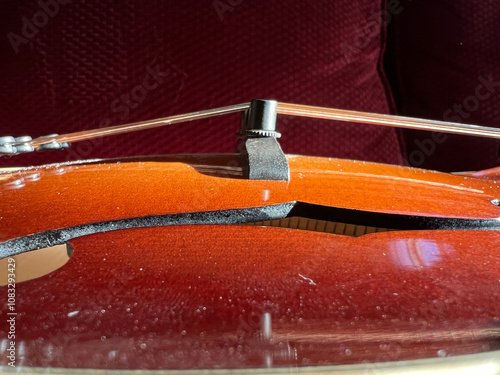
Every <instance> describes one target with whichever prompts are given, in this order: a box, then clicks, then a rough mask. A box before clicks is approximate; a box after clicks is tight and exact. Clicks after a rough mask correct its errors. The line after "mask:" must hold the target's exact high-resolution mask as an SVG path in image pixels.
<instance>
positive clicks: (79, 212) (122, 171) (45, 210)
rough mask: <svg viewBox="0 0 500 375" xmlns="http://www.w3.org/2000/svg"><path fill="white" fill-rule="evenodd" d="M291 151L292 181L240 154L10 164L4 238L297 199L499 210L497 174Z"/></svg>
mask: <svg viewBox="0 0 500 375" xmlns="http://www.w3.org/2000/svg"><path fill="white" fill-rule="evenodd" d="M288 159H289V164H290V169H291V180H290V182H281V181H249V180H245V179H242V178H241V177H240V178H235V177H238V173H239V172H238V170H239V167H238V161H237V157H236V156H228V157H225V156H215V157H210V156H205V157H201V156H192V157H184V158H183V157H177V158H170V159H166V160H170V161H149V162H133V161H130V162H122V163H116V162H114V163H113V162H110V163H105V162H103V163H95V164H82V165H67V166H51V167H38V168H33V169H29V170H26V171H20V172H13V173H4V174H1V175H0V187H1V189H2V190H1V194H2V199H1V200H0V212H2V215H1V217H0V241H6V240H8V239H12V238H15V237H19V236H23V235H27V234H31V233H37V232H42V231H46V230H50V229H56V228H64V227H69V226H75V225H80V224H85V223H93V222H99V221H107V220H116V219H124V218H130V217H140V216H148V215H161V214H170V213H182V212H197V211H212V210H223V209H231V208H246V207H256V206H264V205H271V204H277V203H283V202H290V201H304V202H308V203H315V204H321V205H328V206H336V207H343V208H353V209H361V210H367V211H380V212H391V213H405V214H410V215H428V216H449V217H463V218H495V217H499V216H500V208H499V207H498V206H495V205H493V204H492V203H491V200H493V199H496V198H498V197H500V185H497V184H496V182H495V181H486V180H481V179H475V178H470V177H463V176H452V175H449V174H445V173H439V172H432V171H425V170H420V169H414V168H405V167H398V166H391V165H385V164H376V163H367V162H359V161H351V160H340V159H326V158H314V157H299V156H289V158H288ZM239 174H240V175H241V173H239ZM214 175H216V176H214Z"/></svg>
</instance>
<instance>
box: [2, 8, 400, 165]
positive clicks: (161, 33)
mask: <svg viewBox="0 0 500 375" xmlns="http://www.w3.org/2000/svg"><path fill="white" fill-rule="evenodd" d="M0 7H1V8H0V9H1V13H2V20H3V21H2V23H1V25H0V28H1V29H0V31H1V35H3V36H4V37H3V38H2V40H1V44H0V48H1V56H2V59H1V61H0V69H1V75H0V87H1V88H2V90H0V103H1V105H0V133H1V134H2V135H14V136H21V135H25V134H28V135H31V136H35V137H36V136H41V135H46V134H50V133H54V132H55V133H65V132H70V131H76V130H82V129H91V128H95V127H99V126H107V125H116V124H121V123H128V122H133V121H139V120H146V119H152V118H156V117H162V116H167V115H173V114H180V113H184V112H189V111H195V110H202V109H207V108H213V107H218V106H225V105H230V104H236V103H240V102H247V101H249V100H251V99H252V98H270V99H277V100H281V101H288V102H296V103H303V104H311V105H319V106H329V107H339V108H346V109H355V110H365V111H372V112H380V113H388V112H389V111H390V103H391V99H390V94H388V88H387V85H386V83H385V78H384V76H383V73H381V67H380V61H381V55H382V53H383V49H384V42H385V35H384V31H383V25H381V22H380V17H381V16H380V12H381V9H382V5H381V2H380V0H335V1H331V0H315V1H303V0H300V1H299V0H286V1H285V0H281V1H272V2H256V1H249V0H245V1H243V0H215V1H214V0H208V1H203V2H200V1H194V0H189V1H164V0H161V1H160V0H158V1H152V0H147V1H141V2H135V1H134V2H132V1H130V2H123V1H100V0H89V1H82V2H77V1H69V0H58V2H56V0H41V1H39V2H36V1H16V2H14V1H7V0H5V1H2V2H1V5H0ZM44 14H45V16H44ZM37 25H38V26H37ZM238 127H239V117H238V116H236V115H232V116H228V117H224V118H216V119H210V120H201V121H197V122H193V123H189V124H184V125H176V126H172V127H168V128H162V129H157V130H151V131H144V132H138V133H134V134H128V135H122V136H116V137H110V138H105V139H103V140H99V141H97V142H86V143H81V144H75V145H73V147H72V149H71V150H70V151H62V152H55V153H48V154H47V153H45V154H44V153H37V154H33V155H25V156H20V157H16V158H11V159H7V160H5V159H2V161H1V164H2V165H4V166H5V165H22V164H30V163H35V164H40V163H45V162H53V161H65V160H74V159H77V158H93V157H115V156H126V155H141V154H161V153H181V152H182V153H202V152H233V151H234V149H235V143H236V140H235V136H234V134H235V133H236V131H237V130H238ZM279 128H280V130H281V131H282V133H283V138H282V145H283V148H284V150H285V152H288V153H300V154H311V155H324V156H332V157H345V158H356V159H365V160H375V161H381V162H389V163H401V162H402V161H403V160H402V155H401V154H402V153H401V147H400V144H399V142H398V136H397V131H396V130H394V129H390V128H383V127H376V126H366V125H357V124H339V123H331V122H326V121H321V120H308V119H296V118H287V117H281V118H280V119H279Z"/></svg>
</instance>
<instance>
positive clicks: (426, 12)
mask: <svg viewBox="0 0 500 375" xmlns="http://www.w3.org/2000/svg"><path fill="white" fill-rule="evenodd" d="M402 6H403V7H404V10H403V11H402V12H401V13H400V14H399V15H397V17H394V19H393V22H392V23H391V24H389V34H390V38H389V40H390V42H389V52H390V53H389V56H388V59H387V62H388V66H389V71H388V73H389V74H390V75H392V77H393V78H395V81H396V82H397V84H395V85H394V89H395V97H396V98H397V101H398V109H399V110H400V112H401V113H403V114H406V115H410V116H417V117H424V118H434V119H437V120H449V121H460V122H464V123H472V124H477V125H485V126H492V127H500V116H499V115H500V48H499V47H500V7H499V6H498V3H497V2H494V1H482V2H471V1H466V0H440V1H436V0H419V1H411V0H405V1H404V2H402ZM394 63H395V65H394ZM488 81H489V83H485V82H488ZM404 133H405V138H406V143H407V150H408V156H409V158H408V159H409V162H410V164H411V165H414V166H419V167H425V168H431V169H439V170H446V171H457V170H477V169H482V168H489V167H494V166H498V165H500V158H499V145H500V144H499V142H498V141H495V140H488V139H482V138H475V137H463V136H451V135H449V136H447V137H446V138H443V137H441V136H438V137H436V135H434V139H433V136H432V134H430V133H427V132H416V131H405V132H404Z"/></svg>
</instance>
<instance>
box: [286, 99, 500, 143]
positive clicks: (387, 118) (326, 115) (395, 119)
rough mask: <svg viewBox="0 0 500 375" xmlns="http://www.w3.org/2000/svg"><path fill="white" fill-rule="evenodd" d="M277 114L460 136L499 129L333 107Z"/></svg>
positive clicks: (499, 134)
mask: <svg viewBox="0 0 500 375" xmlns="http://www.w3.org/2000/svg"><path fill="white" fill-rule="evenodd" d="M278 113H279V114H282V115H291V116H301V117H310V118H321V119H328V120H340V121H346V122H357V123H363V124H370V125H382V126H390V127H397V128H407V129H418V130H428V131H439V132H443V133H453V134H461V135H473V136H478V137H486V138H495V139H500V130H498V129H496V128H489V127H486V126H478V125H469V124H460V123H455V122H446V121H437V120H426V119H418V118H411V117H403V116H394V115H387V114H380V113H369V112H358V111H349V110H343V109H335V108H325V107H314V106H309V105H301V104H291V103H282V102H278Z"/></svg>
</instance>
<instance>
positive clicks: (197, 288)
mask: <svg viewBox="0 0 500 375" xmlns="http://www.w3.org/2000/svg"><path fill="white" fill-rule="evenodd" d="M287 159H288V163H289V166H290V180H289V181H263V180H248V179H245V178H243V175H242V168H241V166H240V164H239V159H238V156H237V155H179V156H165V157H148V158H142V159H138V158H130V159H122V160H107V161H106V160H98V161H86V162H79V163H67V164H58V165H48V166H40V167H30V168H25V169H20V170H13V171H5V172H3V173H1V174H0V196H1V198H2V199H0V256H1V257H2V258H3V259H2V261H1V262H0V263H1V264H0V266H1V267H2V268H4V269H7V264H8V263H7V262H8V259H9V258H11V259H12V257H13V258H14V259H16V265H17V267H18V268H17V269H16V277H17V278H18V280H20V279H21V278H23V280H25V281H23V282H19V283H18V284H16V286H15V294H16V301H15V311H16V312H17V315H16V337H17V339H16V344H17V350H18V352H17V353H18V354H17V355H18V362H17V363H18V365H19V366H26V367H36V368H46V367H51V368H85V369H213V368H260V367H290V366H292V367H306V366H318V365H342V364H349V365H351V364H352V365H355V364H357V365H363V366H367V367H366V368H367V369H376V368H377V364H379V363H386V362H395V361H406V360H417V359H429V358H444V357H452V356H459V355H469V354H477V353H489V352H494V351H498V350H500V251H499V244H500V231H499V230H498V229H496V227H495V225H496V224H495V223H496V221H497V218H498V217H500V207H499V206H498V201H497V200H498V198H500V184H497V180H496V179H495V178H493V177H491V173H490V174H489V175H488V176H489V178H476V177H470V176H460V175H450V174H445V173H439V172H433V171H425V170H420V169H415V168H408V167H400V166H391V165H384V164H376V163H368V162H359V161H351V160H340V159H328V158H315V157H303V156H287ZM332 213H333V214H335V218H334V219H333V216H332V217H330V216H329V215H331V214H332ZM366 213H368V214H366ZM333 214H332V215H333ZM367 217H368V219H369V223H370V225H366V223H367V221H366V220H368V219H366V218H367ZM450 223H451V224H450ZM457 223H458V224H457ZM462 225H463V226H462ZM55 246H63V249H64V251H63V253H64V254H63V256H65V260H64V261H63V262H60V264H59V265H58V267H59V268H57V269H55V270H54V271H53V272H50V273H48V274H45V275H43V273H44V271H43V269H44V267H45V264H44V263H48V264H49V267H48V268H47V269H50V263H51V262H54V261H55V258H56V257H58V256H59V257H61V254H62V253H58V254H59V255H52V256H51V257H46V258H45V259H42V258H35V257H31V259H32V260H31V261H30V256H32V255H34V254H37V253H38V254H42V252H44V251H45V252H47V251H50V249H53V248H54V247H55ZM66 251H68V253H66ZM66 254H69V255H71V257H70V258H69V260H68V259H67V258H68V256H67V255H66ZM30 262H31V269H35V271H36V270H37V268H38V274H36V272H34V273H33V275H34V276H33V275H32V276H29V275H27V274H25V275H23V272H24V271H23V267H25V268H26V269H29V265H30ZM33 262H36V263H35V267H33ZM61 264H63V265H62V266H61ZM36 265H39V267H37V266H36ZM2 273H3V271H2ZM35 276H39V277H35ZM33 277H35V278H33ZM4 284H5V282H4ZM0 292H1V293H2V294H1V295H2V297H1V298H4V296H6V295H7V286H2V287H0ZM1 309H2V310H3V311H2V313H3V315H4V316H6V314H7V313H8V305H7V303H3V304H2V306H1ZM6 327H7V326H6V325H1V326H0V337H7V334H8V330H7V329H6ZM6 340H7V339H4V341H3V342H2V345H7V344H8V341H6ZM21 347H22V354H20V353H21V350H20V349H19V348H21ZM7 361H8V360H7V359H5V357H2V358H0V365H6V364H7ZM370 366H372V367H370Z"/></svg>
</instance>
